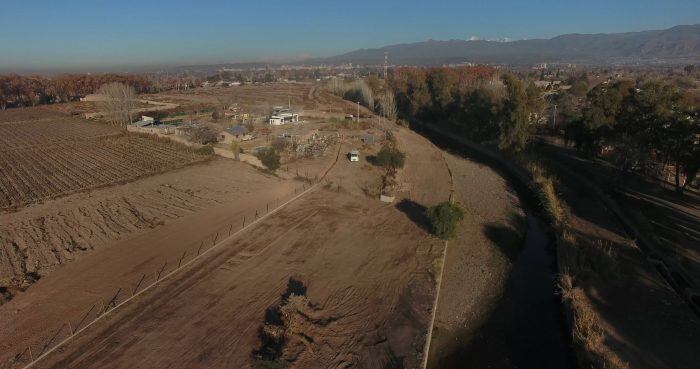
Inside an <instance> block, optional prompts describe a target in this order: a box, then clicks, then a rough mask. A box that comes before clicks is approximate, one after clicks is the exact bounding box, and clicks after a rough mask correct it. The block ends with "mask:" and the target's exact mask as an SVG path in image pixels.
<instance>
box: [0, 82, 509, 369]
mask: <svg viewBox="0 0 700 369" xmlns="http://www.w3.org/2000/svg"><path fill="white" fill-rule="evenodd" d="M307 87H308V88H309V89H308V90H305V91H306V95H304V97H301V96H300V97H299V99H305V100H308V101H311V102H312V103H314V104H316V105H314V106H315V107H317V108H318V107H321V109H327V108H329V110H327V111H330V112H333V113H330V114H331V115H332V114H336V113H337V114H342V112H343V111H344V110H345V109H346V108H352V106H349V107H346V106H345V105H344V103H340V104H337V101H336V100H335V98H333V97H329V96H325V95H324V94H325V93H320V92H318V91H317V90H316V87H314V86H310V85H309V86H307ZM230 89H236V87H234V88H230ZM266 91H267V90H266ZM249 93H250V94H253V92H249ZM281 94H282V95H283V94H284V92H281ZM321 95H322V96H325V98H327V100H323V101H320V99H319V96H321ZM270 96H274V95H273V94H272V92H270ZM152 98H153V97H152ZM208 98H211V97H208ZM251 98H252V97H251ZM325 98H324V99H325ZM191 104H197V102H193V101H190V102H187V103H186V104H183V105H182V106H183V108H187V107H188V106H192V105H191ZM293 104H294V102H293ZM324 104H327V105H324ZM363 112H364V111H363ZM319 113H320V114H319ZM314 114H318V117H317V118H316V120H315V121H313V122H307V123H303V124H301V125H299V126H298V127H294V129H295V130H298V131H299V132H298V134H299V135H302V136H303V135H304V134H306V133H308V132H306V131H305V129H306V130H311V131H318V132H320V133H323V134H327V133H330V134H333V135H336V136H337V141H334V142H333V143H332V144H331V146H330V147H329V148H328V149H327V150H325V151H326V153H325V154H323V155H321V156H319V157H306V158H298V159H294V160H291V161H290V162H287V163H283V169H282V170H280V171H279V173H278V175H276V176H273V175H269V174H265V173H262V172H260V171H258V170H256V169H253V168H251V167H250V166H248V165H246V164H243V163H237V162H234V161H231V160H228V159H223V158H217V159H214V160H212V161H209V162H205V163H201V164H198V165H192V166H187V167H184V168H179V169H175V170H171V171H169V172H167V173H162V174H158V175H153V176H147V177H144V178H140V179H138V180H136V181H132V182H128V183H123V184H117V185H109V186H107V185H105V186H103V187H101V188H93V189H90V190H88V191H81V192H78V193H74V194H71V195H68V196H63V197H60V198H57V199H52V200H48V201H45V202H43V203H40V204H35V205H32V206H28V207H25V208H23V209H19V210H18V211H15V212H12V213H5V214H2V215H0V221H1V222H0V225H1V226H0V242H2V246H3V250H4V252H3V254H2V255H3V256H2V257H3V259H0V261H2V266H1V267H2V271H3V272H4V274H3V276H2V278H4V279H5V280H9V279H14V280H15V281H17V280H19V279H21V278H22V276H24V275H27V274H32V273H34V274H38V275H39V276H41V279H40V280H38V281H37V282H36V283H35V284H33V285H32V287H31V288H29V289H27V290H26V291H22V290H21V289H14V290H10V292H12V293H13V294H14V296H13V298H12V299H11V300H9V301H6V302H5V303H4V304H3V305H1V306H0V331H2V332H9V333H8V334H1V335H0V350H2V352H5V353H6V355H3V356H2V357H0V359H8V358H11V357H12V355H17V354H18V353H23V354H22V356H21V357H20V359H21V360H20V362H23V363H26V362H27V361H28V356H29V348H31V352H32V353H33V354H34V356H36V355H38V353H40V352H42V351H45V350H46V349H47V347H50V346H52V345H53V344H55V343H56V342H59V341H61V340H63V339H64V338H65V337H66V335H67V333H68V329H69V328H68V327H73V328H75V327H76V326H81V325H82V326H84V325H85V324H87V322H90V321H92V319H94V318H95V317H96V311H95V310H91V309H90V307H91V306H93V305H95V306H97V305H100V304H105V303H108V302H109V301H110V299H111V298H112V296H115V291H121V292H117V294H116V296H117V298H116V300H115V302H116V303H119V302H121V301H124V299H126V298H128V296H129V295H130V293H131V292H130V291H132V290H133V289H134V288H136V289H138V286H139V285H141V286H144V285H149V284H151V283H153V282H154V281H155V280H156V279H157V275H158V274H159V273H158V271H159V270H161V268H162V270H164V271H165V273H169V272H170V271H171V270H173V268H175V266H176V265H179V264H180V263H179V262H178V259H179V260H180V261H181V260H182V259H183V258H184V260H185V261H187V260H190V259H191V257H192V256H193V254H194V253H195V252H198V247H202V245H205V247H204V249H205V250H206V249H207V247H210V246H206V245H211V244H212V243H216V241H217V240H218V242H219V243H217V247H216V249H213V250H211V251H212V252H208V253H207V254H206V255H204V256H203V257H202V258H200V259H197V260H195V261H194V262H192V264H188V265H187V266H186V267H185V268H184V269H182V270H178V271H177V272H176V273H175V274H173V276H172V277H171V278H169V279H167V280H165V281H163V282H161V283H160V284H158V285H156V286H155V287H154V288H152V289H149V290H148V291H146V292H144V293H143V294H142V295H140V296H138V297H136V298H135V299H134V300H132V301H129V302H128V303H127V304H125V305H124V306H122V307H120V308H119V309H117V310H115V311H113V312H112V313H110V315H109V316H108V317H106V318H105V319H103V320H101V321H98V322H97V323H96V324H94V325H91V326H90V327H89V328H87V329H86V330H85V331H84V332H82V333H81V334H80V335H79V336H76V337H75V338H74V339H72V340H70V341H69V342H68V344H67V345H65V346H62V347H61V348H59V349H58V350H56V351H54V352H52V353H51V354H50V355H49V356H47V357H46V359H45V360H42V361H41V362H40V363H39V365H38V366H37V367H54V368H66V367H70V368H98V367H99V368H131V367H149V368H166V367H168V368H170V367H182V368H185V367H187V368H200V367H201V368H205V367H207V368H208V367H240V366H243V367H245V366H247V365H248V363H250V361H251V358H252V355H251V353H252V351H253V350H254V349H255V348H257V347H259V344H260V339H259V336H258V329H259V327H260V326H261V324H262V323H263V321H264V317H265V314H266V310H267V309H268V308H270V307H272V306H276V305H277V304H279V303H280V296H281V295H282V294H283V293H284V291H285V289H286V288H287V283H288V281H289V279H290V278H294V279H297V280H299V281H301V282H303V283H304V285H305V286H306V288H307V291H306V297H307V298H308V300H309V302H310V305H309V309H310V310H309V311H308V312H307V313H308V315H306V318H305V320H304V321H303V322H302V328H303V332H302V333H303V334H301V335H300V337H301V338H300V339H301V342H303V343H304V344H303V345H302V346H299V347H296V348H294V352H295V357H294V358H293V359H294V360H293V366H294V367H298V368H318V367H321V368H339V367H351V366H353V367H367V368H387V367H407V368H408V367H419V366H420V365H421V362H422V360H423V355H424V348H425V342H426V337H427V334H428V332H427V328H428V327H429V325H430V320H431V318H432V313H433V308H434V302H435V295H436V289H435V287H436V282H437V280H438V278H439V272H440V269H441V261H442V255H443V252H444V247H445V242H444V241H441V240H438V239H435V238H433V237H431V236H429V235H428V233H427V232H426V230H425V223H424V222H425V220H424V219H423V218H422V217H423V210H424V208H425V207H428V206H432V205H435V204H437V203H439V202H441V201H446V200H448V199H449V198H450V194H451V193H454V194H457V193H459V191H465V192H466V191H469V187H470V186H471V185H470V184H468V180H467V179H465V178H463V177H464V176H473V177H472V178H476V177H483V178H485V179H484V180H486V181H487V183H488V185H487V186H488V187H489V190H488V191H484V192H479V191H477V192H473V193H470V194H461V195H459V196H458V198H457V201H460V202H461V203H462V204H463V205H464V206H466V207H469V208H473V209H471V210H469V209H468V210H467V214H470V215H469V216H470V217H473V218H474V219H470V221H469V223H468V224H467V225H466V227H465V228H464V229H463V230H462V231H461V233H460V234H461V236H460V241H459V246H458V247H459V248H460V249H459V250H460V251H459V253H456V254H454V255H450V254H448V265H450V266H451V267H450V268H449V269H448V270H447V272H446V274H445V283H446V284H447V286H448V289H449V291H448V290H445V291H443V296H446V297H445V299H444V300H442V301H443V304H445V303H446V304H447V305H446V306H447V307H443V308H441V309H440V310H439V315H438V319H441V320H440V321H443V320H444V321H450V322H452V323H453V324H454V323H456V324H457V325H458V324H459V323H460V322H461V321H462V320H463V315H464V314H470V313H471V309H470V311H469V312H465V311H461V310H460V309H459V306H460V302H462V301H466V300H468V301H467V302H469V303H471V304H474V305H478V304H479V301H480V299H482V296H483V294H481V293H479V292H478V291H481V290H480V288H482V287H483V283H482V282H480V280H479V278H478V276H479V271H480V270H481V269H474V270H471V271H474V272H475V274H474V275H473V278H472V279H469V280H466V281H464V280H460V276H459V274H460V270H461V267H460V266H459V264H460V263H462V262H463V261H464V260H465V258H466V260H468V259H469V256H467V255H470V249H471V247H469V245H471V244H472V242H478V243H479V244H480V245H481V246H480V247H482V246H485V245H487V243H488V242H487V241H485V240H484V239H483V238H484V237H483V235H482V236H479V237H476V238H474V236H475V235H474V234H473V232H480V231H481V229H479V228H480V227H481V226H482V225H484V224H491V223H494V224H495V223H497V222H506V218H505V214H506V210H504V207H505V208H507V207H508V206H511V205H513V204H514V202H513V201H514V200H513V199H512V198H511V197H509V196H510V195H504V193H502V191H505V189H504V184H503V182H502V181H499V180H498V179H497V178H496V177H495V175H494V174H493V173H491V172H489V173H486V172H484V173H481V174H479V173H480V172H479V170H484V169H483V168H476V169H475V167H474V166H472V165H470V164H469V163H467V162H461V163H458V161H460V160H463V159H459V158H451V160H452V161H453V163H452V164H451V165H456V166H459V167H460V168H462V169H460V172H459V173H461V175H462V177H459V180H458V181H459V182H458V183H457V184H456V185H455V184H454V183H452V175H451V174H450V171H449V168H448V165H447V164H448V163H447V162H446V161H445V159H444V158H443V155H442V153H441V152H440V150H439V149H438V148H436V147H435V146H433V145H432V144H431V143H430V142H429V141H428V140H427V139H425V138H423V137H421V136H419V135H417V134H415V133H413V132H411V131H409V130H406V129H403V128H397V127H395V126H392V127H384V128H389V129H390V130H391V131H392V132H393V134H394V136H395V137H396V141H397V143H398V145H399V147H400V148H401V149H402V150H404V151H405V152H406V167H405V168H404V169H403V170H400V171H399V173H398V175H397V179H398V181H399V182H400V183H399V186H398V193H396V195H397V196H398V200H397V204H394V205H389V204H383V203H381V202H379V201H377V197H378V196H374V195H368V194H367V193H366V192H365V190H364V189H365V187H366V186H367V184H376V183H380V182H381V179H380V177H381V174H382V171H381V170H380V169H379V168H378V167H375V166H373V165H371V164H370V163H369V162H367V160H366V158H367V156H368V155H372V154H375V153H376V151H377V150H378V148H379V147H380V146H381V142H382V137H383V136H382V131H381V129H377V128H378V127H374V128H373V130H374V132H375V135H376V137H377V141H376V143H375V144H374V145H365V144H363V143H362V142H361V141H360V140H359V137H360V135H363V134H366V133H367V132H369V131H370V130H371V129H372V128H366V129H360V127H356V126H355V125H349V126H348V127H345V125H342V124H329V122H328V121H327V119H325V118H323V116H324V115H323V114H324V113H323V110H316V111H315V113H314ZM336 123H337V122H336ZM368 127H371V124H370V125H368ZM286 128H287V127H284V128H280V129H282V130H285V129H286ZM311 131H309V132H311ZM126 138H129V137H128V136H127V137H126ZM126 138H125V137H124V136H115V137H107V138H91V137H86V138H84V139H80V140H75V141H74V142H72V143H71V144H72V146H73V147H80V144H83V143H91V142H92V141H94V140H98V141H100V142H107V141H109V140H122V139H126ZM136 138H138V139H144V140H145V139H146V138H143V137H136ZM148 140H149V141H153V142H156V143H159V142H160V141H156V140H152V139H148ZM336 142H337V143H336ZM252 144H255V145H261V144H265V142H261V143H252ZM267 144H269V143H267ZM104 145H107V144H104ZM51 146H52V147H59V146H60V145H59V144H53V145H51ZM352 148H359V149H360V151H361V157H362V159H361V162H359V163H350V162H348V161H347V160H346V159H345V158H344V154H345V153H346V152H347V151H349V150H350V149H352ZM17 150H20V149H17ZM330 152H332V153H333V155H332V156H331V155H330V154H329V153H330ZM335 153H340V160H339V161H338V162H334V159H335V157H336V155H335ZM65 165H66V166H68V165H69V164H68V163H65ZM331 165H333V166H332V169H331V170H330V172H328V174H327V175H326V176H325V177H323V180H322V181H321V183H319V184H318V186H317V187H316V188H315V189H313V190H311V191H310V192H308V193H307V194H305V195H304V196H303V197H301V198H299V199H298V200H296V201H295V202H293V203H291V204H289V205H288V206H286V207H284V208H282V209H281V210H279V212H276V213H274V214H271V215H270V216H269V217H266V218H265V219H263V220H261V221H260V222H259V223H256V224H255V225H253V226H250V227H249V228H245V229H244V230H242V231H241V233H239V234H234V236H233V237H232V238H230V239H229V238H225V237H224V240H223V241H222V240H221V238H217V237H216V236H214V234H217V235H218V234H219V233H220V232H221V230H222V229H229V231H230V229H231V228H232V227H233V226H234V225H236V227H239V226H240V224H241V220H242V219H244V217H246V216H247V217H248V218H247V219H254V215H256V216H257V214H258V211H260V209H262V212H263V213H264V212H265V210H267V209H268V207H269V205H270V204H271V203H272V204H276V203H279V202H280V200H282V201H284V200H285V199H289V198H290V196H294V194H295V193H296V192H295V191H298V190H299V187H301V186H308V183H307V182H306V181H307V179H305V178H304V179H302V178H295V177H298V176H303V177H306V178H309V179H313V178H321V177H322V175H321V174H322V173H324V172H325V169H326V168H329V166H331ZM287 168H288V170H287ZM33 169H34V171H35V170H37V169H39V168H37V167H33ZM475 170H476V173H474V171H475ZM28 172H30V171H28ZM296 173H299V175H298V176H297V174H296ZM455 191H457V192H455ZM462 195H463V196H462ZM504 196H505V197H504ZM404 199H405V200H404ZM494 199H495V200H496V201H497V202H498V204H499V206H498V207H492V208H489V209H488V210H484V209H486V208H484V206H486V205H485V204H487V203H488V202H489V201H491V200H494ZM402 200H403V201H402ZM407 204H408V205H407ZM477 218H478V219H477ZM229 227H231V228H229ZM224 234H225V232H224ZM480 250H481V249H480ZM480 250H477V251H475V252H476V253H477V254H476V256H475V258H476V259H478V260H472V261H473V263H474V265H480V263H482V262H484V263H486V265H491V264H490V263H491V261H490V259H489V258H490V257H494V258H495V256H494V255H497V254H498V253H497V252H496V251H494V250H492V251H493V252H492V253H491V254H489V253H488V252H482V251H483V250H481V251H480ZM88 251H89V252H88ZM489 255H491V256H489ZM499 260H500V259H499ZM494 263H496V264H498V265H501V264H500V263H501V262H500V261H498V260H496V261H494ZM475 268H476V267H475ZM470 269H471V268H470ZM495 278H496V279H498V275H497V276H495ZM489 280H491V279H489ZM141 283H143V284H141ZM450 283H451V284H450ZM455 284H456V285H457V287H455ZM452 290H455V291H462V292H457V293H451V291H452ZM472 290H474V291H477V292H475V293H474V294H467V295H463V293H464V292H465V291H467V292H468V291H472ZM120 293H121V294H120ZM465 296H469V297H465ZM440 314H441V315H440ZM452 314H455V316H456V319H454V321H451V315H452ZM441 316H442V317H443V318H440V317H441ZM84 317H86V318H84ZM84 319H86V320H84ZM439 324H445V323H439ZM52 337H54V338H55V340H53V341H50V339H51V338H52ZM47 342H49V344H48V345H47ZM438 344H441V343H440V342H439V341H438Z"/></svg>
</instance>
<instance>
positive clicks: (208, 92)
mask: <svg viewBox="0 0 700 369" xmlns="http://www.w3.org/2000/svg"><path fill="white" fill-rule="evenodd" d="M314 88H315V87H314V85H313V84H311V83H264V84H255V85H252V84H247V85H243V86H232V87H207V88H197V89H190V90H182V91H168V92H162V93H158V94H153V95H146V98H148V99H149V100H153V101H165V102H171V103H176V104H181V105H183V106H187V105H193V106H199V107H214V106H217V105H219V99H220V98H222V97H224V96H226V97H227V98H230V99H232V101H235V102H236V103H237V104H239V106H241V107H245V108H247V109H254V108H256V107H263V106H267V105H284V106H286V105H287V104H290V103H291V105H292V107H294V108H296V109H300V108H301V109H313V108H314V107H315V104H314V102H313V100H312V99H311V97H312V94H311V93H312V91H313V89H314Z"/></svg>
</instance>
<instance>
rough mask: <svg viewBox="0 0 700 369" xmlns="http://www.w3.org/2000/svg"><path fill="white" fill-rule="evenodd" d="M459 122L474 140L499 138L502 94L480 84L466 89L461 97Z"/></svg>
mask: <svg viewBox="0 0 700 369" xmlns="http://www.w3.org/2000/svg"><path fill="white" fill-rule="evenodd" d="M460 100H461V111H460V116H459V119H458V121H457V123H458V124H459V125H460V126H462V131H463V132H464V133H465V134H466V135H467V136H468V137H469V138H471V139H472V140H475V141H479V142H481V141H488V140H493V139H496V138H498V133H499V124H500V122H501V120H502V118H503V103H504V100H503V98H502V96H501V95H500V94H499V93H498V91H496V90H495V89H494V88H489V87H484V86H480V87H477V88H475V89H472V90H468V91H465V92H464V93H463V95H462V97H461V99H460Z"/></svg>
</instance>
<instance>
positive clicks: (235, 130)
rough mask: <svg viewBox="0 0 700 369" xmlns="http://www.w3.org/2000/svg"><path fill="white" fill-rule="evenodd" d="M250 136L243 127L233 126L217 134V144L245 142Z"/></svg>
mask: <svg viewBox="0 0 700 369" xmlns="http://www.w3.org/2000/svg"><path fill="white" fill-rule="evenodd" d="M249 136H250V135H249V134H248V129H247V128H245V127H243V126H233V127H229V128H226V129H225V130H223V131H221V132H220V133H219V142H223V143H231V142H233V141H239V140H243V141H247V140H249V139H250V138H248V137H249Z"/></svg>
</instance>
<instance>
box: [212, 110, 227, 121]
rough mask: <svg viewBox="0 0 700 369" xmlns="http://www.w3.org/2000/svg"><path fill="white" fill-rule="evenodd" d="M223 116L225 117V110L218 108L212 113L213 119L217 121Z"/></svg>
mask: <svg viewBox="0 0 700 369" xmlns="http://www.w3.org/2000/svg"><path fill="white" fill-rule="evenodd" d="M223 118H224V112H223V111H222V110H219V109H217V110H214V112H213V113H211V119H213V120H215V121H217V120H219V119H223Z"/></svg>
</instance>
